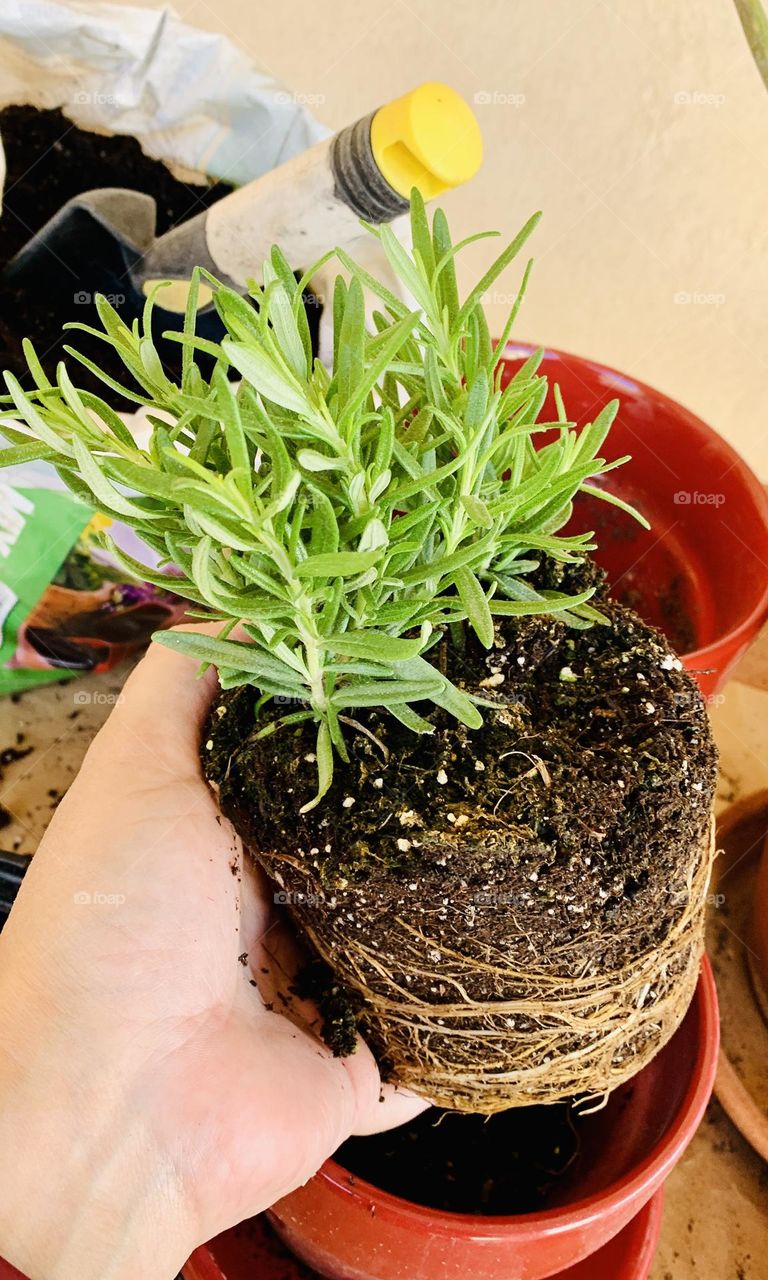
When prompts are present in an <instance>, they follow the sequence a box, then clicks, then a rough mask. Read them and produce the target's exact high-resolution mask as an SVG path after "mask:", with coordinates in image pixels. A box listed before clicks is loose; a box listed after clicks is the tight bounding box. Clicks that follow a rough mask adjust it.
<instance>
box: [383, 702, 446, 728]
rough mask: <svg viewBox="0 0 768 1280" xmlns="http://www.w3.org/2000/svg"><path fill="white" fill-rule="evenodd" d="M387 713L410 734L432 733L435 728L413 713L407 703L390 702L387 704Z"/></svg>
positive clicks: (416, 713)
mask: <svg viewBox="0 0 768 1280" xmlns="http://www.w3.org/2000/svg"><path fill="white" fill-rule="evenodd" d="M387 711H389V712H390V713H391V714H392V715H393V716H394V717H395V719H396V720H399V721H400V723H401V724H404V725H405V727H406V729H410V730H411V732H412V733H434V732H435V726H434V725H433V724H430V723H429V720H425V719H424V717H423V716H420V715H419V714H418V712H416V711H414V709H413V707H409V706H408V703H407V702H390V703H388V704H387Z"/></svg>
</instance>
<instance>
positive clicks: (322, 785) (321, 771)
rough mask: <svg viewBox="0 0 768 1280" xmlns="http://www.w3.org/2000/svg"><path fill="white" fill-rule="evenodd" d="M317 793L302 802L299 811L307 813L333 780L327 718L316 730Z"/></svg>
mask: <svg viewBox="0 0 768 1280" xmlns="http://www.w3.org/2000/svg"><path fill="white" fill-rule="evenodd" d="M315 755H316V756H317V794H316V795H315V797H314V798H313V799H312V800H310V801H309V802H308V803H307V804H303V805H302V806H301V808H300V809H299V813H309V811H310V810H311V809H314V808H315V807H316V806H317V805H318V804H319V803H320V801H321V800H322V798H323V796H324V795H326V793H327V792H328V789H329V787H330V785H331V782H332V781H333V742H332V740H331V731H330V728H329V727H328V722H327V720H322V721H321V723H320V725H319V726H318V730H317V745H316V747H315Z"/></svg>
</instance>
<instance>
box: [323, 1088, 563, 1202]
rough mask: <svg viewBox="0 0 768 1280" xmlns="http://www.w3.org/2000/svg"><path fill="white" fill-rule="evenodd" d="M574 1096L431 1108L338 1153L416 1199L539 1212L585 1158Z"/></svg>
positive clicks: (379, 1183) (358, 1172)
mask: <svg viewBox="0 0 768 1280" xmlns="http://www.w3.org/2000/svg"><path fill="white" fill-rule="evenodd" d="M583 1123H584V1119H583V1117H579V1115H578V1113H577V1112H576V1111H574V1109H573V1107H571V1106H570V1105H569V1104H567V1103H559V1104H556V1105H554V1106H547V1107H518V1108H514V1109H513V1110H512V1111H502V1112H501V1113H500V1114H499V1115H495V1116H491V1117H490V1118H489V1119H486V1118H484V1117H483V1116H469V1115H458V1114H457V1113H456V1112H452V1111H441V1110H438V1109H437V1108H434V1107H433V1108H430V1110H429V1111H425V1112H424V1113H423V1114H422V1115H420V1116H418V1117H417V1118H416V1119H415V1120H411V1121H410V1122H409V1123H408V1124H404V1125H401V1126H400V1128H398V1129H392V1130H390V1132H388V1133H377V1134H375V1135H373V1136H372V1137H367V1138H350V1139H349V1140H348V1141H347V1142H345V1143H344V1144H343V1145H342V1146H341V1147H340V1148H339V1150H338V1151H337V1152H336V1154H335V1156H334V1159H335V1160H337V1161H338V1162H339V1164H340V1165H341V1166H342V1167H343V1168H344V1169H346V1170H347V1171H348V1172H349V1174H350V1177H351V1179H354V1178H362V1179H363V1180H364V1181H365V1182H370V1183H372V1185H373V1186H375V1187H378V1188H379V1189H380V1190H382V1191H388V1192H389V1193H390V1194H391V1195H395V1196H400V1197H402V1198H403V1199H405V1200H409V1201H411V1202H412V1203H413V1204H420V1205H424V1206H425V1207H426V1208H428V1209H441V1210H444V1211H446V1212H448V1213H477V1214H489V1215H497V1216H505V1215H507V1214H516V1213H535V1212H536V1211H537V1210H540V1209H543V1208H545V1207H546V1206H547V1201H548V1199H549V1197H550V1195H551V1193H552V1192H553V1190H554V1189H555V1188H557V1187H558V1184H559V1183H561V1182H562V1179H563V1177H564V1176H565V1174H566V1173H568V1171H569V1170H570V1169H571V1167H572V1165H573V1164H574V1162H575V1161H576V1159H577V1158H578V1152H579V1126H580V1124H583Z"/></svg>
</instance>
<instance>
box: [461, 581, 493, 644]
mask: <svg viewBox="0 0 768 1280" xmlns="http://www.w3.org/2000/svg"><path fill="white" fill-rule="evenodd" d="M454 580H455V582H456V589H457V590H458V593H459V596H460V597H461V603H462V604H463V605H464V608H465V609H466V611H467V617H468V618H469V621H470V622H471V623H472V627H473V628H474V631H475V634H476V636H477V638H478V640H479V641H480V643H481V644H482V645H484V646H485V648H486V649H490V648H491V647H492V645H493V618H492V617H491V610H490V608H489V606H488V599H487V597H486V594H485V592H484V591H483V588H482V587H481V586H480V583H479V582H478V580H477V578H476V577H475V575H474V573H472V572H471V570H469V569H457V571H456V574H455V575H454Z"/></svg>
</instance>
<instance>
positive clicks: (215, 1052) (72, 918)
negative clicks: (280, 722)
mask: <svg viewBox="0 0 768 1280" xmlns="http://www.w3.org/2000/svg"><path fill="white" fill-rule="evenodd" d="M214 689H215V677H214V676H213V674H212V673H209V674H208V676H206V677H205V678H204V679H202V680H197V679H196V678H195V675H194V665H193V663H191V662H190V661H189V660H188V659H186V658H182V657H180V656H177V655H175V654H172V653H171V652H170V651H168V650H166V649H161V648H159V647H156V648H154V649H153V650H152V651H151V652H150V653H149V655H148V656H147V657H146V658H145V659H144V660H143V661H142V662H141V664H140V665H139V667H138V668H137V670H136V671H135V672H134V674H133V675H132V676H131V678H130V679H129V681H128V683H127V684H126V687H125V690H124V693H123V695H122V697H121V700H120V702H119V704H118V706H117V707H116V708H115V710H114V711H113V713H112V715H111V716H110V719H109V720H108V722H107V724H106V725H105V727H104V728H103V729H102V731H101V733H100V734H99V735H98V737H97V738H96V740H95V741H94V743H93V745H92V747H91V749H90V751H89V752H88V755H87V757H86V759H85V762H84V764H83V768H82V770H81V772H80V775H79V776H78V778H77V780H76V782H75V783H74V785H73V786H72V788H71V790H70V791H69V793H68V795H67V796H66V798H65V799H64V801H63V802H62V804H61V805H60V806H59V809H58V811H57V813H56V815H55V817H54V819H53V821H52V823H51V826H50V828H49V830H48V832H47V834H46V836H45V839H44V840H43V842H42V843H41V845H40V848H39V850H38V852H37V854H36V856H35V858H34V860H33V864H32V866H31V868H30V870H29V872H28V874H27V877H26V879H25V882H24V885H23V887H22V890H21V892H20V894H19V898H18V901H17V903H16V905H15V907H14V909H13V911H12V912H11V916H10V919H9V921H8V924H7V925H6V928H5V930H4V932H3V934H2V936H1V937H0V1256H3V1257H5V1258H7V1260H8V1261H9V1262H12V1263H13V1264H14V1265H15V1266H17V1267H19V1268H20V1269H21V1270H22V1271H23V1272H24V1273H25V1275H27V1276H29V1277H31V1280H91V1278H92V1277H93V1280H96V1278H98V1280H123V1277H125V1278H126V1280H127V1278H128V1277H131V1280H134V1278H135V1277H136V1276H141V1277H142V1280H154V1278H155V1277H156V1278H157V1280H171V1277H173V1276H174V1275H175V1274H176V1272H177V1271H178V1270H179V1269H180V1267H181V1266H182V1264H183V1263H184V1261H185V1260H186V1258H187V1257H188V1255H189V1254H190V1253H191V1252H192V1250H193V1249H194V1248H195V1247H196V1246H197V1245H198V1244H200V1243H202V1242H203V1241H205V1240H207V1239H209V1238H210V1237H211V1236H214V1235H216V1234H217V1233H218V1232H220V1231H223V1230H224V1229H225V1228H227V1227H228V1226H231V1225H232V1224H234V1223H235V1222H239V1221H241V1220H242V1219H243V1218H246V1217H249V1216H251V1215H253V1214H255V1213H258V1212H259V1211H261V1210H262V1209H264V1208H265V1207H267V1206H268V1205H270V1204H272V1203H274V1202H275V1201H276V1200H278V1199H279V1198H280V1197H281V1196H282V1195H285V1194H286V1193H287V1192H289V1191H291V1190H292V1189H294V1188H295V1187H297V1186H299V1185H300V1184H301V1183H302V1182H305V1181H306V1180H307V1178H309V1177H310V1176H311V1175H312V1174H313V1173H314V1172H315V1171H316V1169H317V1168H318V1167H319V1166H320V1164H321V1163H322V1162H323V1160H324V1159H325V1158H326V1157H327V1156H329V1155H330V1154H331V1153H332V1152H333V1151H334V1149H335V1148H336V1147H337V1146H338V1145H339V1143H341V1142H342V1141H343V1140H344V1139H345V1138H346V1137H348V1136H349V1135H350V1134H351V1133H353V1132H357V1133H360V1132H370V1131H372V1130H374V1129H380V1128H387V1127H389V1126H391V1125H392V1124H397V1123H401V1122H402V1121H403V1120H405V1119H407V1118H408V1116H410V1115H413V1114H415V1113H416V1112H417V1111H419V1110H420V1109H421V1108H422V1106H423V1104H422V1103H420V1102H418V1101H416V1100H415V1099H413V1098H411V1097H409V1096H408V1095H402V1094H400V1095H397V1094H395V1093H394V1092H393V1091H391V1090H390V1091H389V1093H388V1096H387V1095H386V1094H385V1095H383V1096H384V1101H381V1100H380V1082H379V1076H378V1071H377V1068H376V1065H375V1063H374V1061H373V1058H372V1056H371V1054H370V1052H369V1051H368V1049H367V1048H366V1047H365V1046H364V1045H363V1044H362V1042H361V1044H360V1047H359V1050H358V1052H357V1053H356V1054H355V1055H354V1056H352V1057H351V1058H348V1059H345V1060H339V1059H334V1058H333V1057H332V1056H331V1055H330V1053H329V1052H328V1050H327V1049H326V1048H325V1047H324V1045H322V1043H321V1042H320V1041H319V1040H318V1038H317V1036H316V1034H315V1033H314V1031H313V1023H314V1022H315V1021H316V1019H315V1014H314V1010H313V1009H312V1008H311V1006H308V1005H307V1004H306V1003H301V1002H297V1001H295V1000H293V999H291V997H290V995H289V987H290V980H291V975H292V973H295V970H296V967H297V965H298V963H299V957H298V949H297V944H296V942H295V940H294V939H293V937H292V935H291V932H290V929H289V927H288V925H287V923H286V921H285V920H284V919H281V918H280V917H279V916H278V915H277V913H276V911H275V908H274V906H273V896H272V891H271V889H270V888H269V886H268V885H267V884H266V882H265V881H264V879H263V878H262V877H260V876H259V875H258V873H257V872H256V871H255V870H254V869H253V867H252V865H251V864H250V862H249V860H247V859H245V860H244V858H243V854H242V849H241V845H240V842H239V840H238V838H237V836H236V835H235V833H234V831H233V830H232V828H231V827H230V825H229V824H228V823H227V822H226V821H225V820H224V819H223V818H222V817H221V816H220V815H219V814H218V812H217V809H216V804H215V801H214V798H213V796H212V794H211V792H210V790H209V789H208V787H207V786H206V784H205V783H204V782H203V780H202V777H201V774H200V768H199V762H198V741H199V734H200V729H201V725H202V721H203V719H204V716H205V712H206V708H207V706H208V703H209V701H210V699H211V697H212V695H213V692H214ZM238 958H239V959H238ZM278 991H279V992H280V993H281V994H280V995H277V992H278ZM286 999H287V1001H288V1005H287V1007H286V1008H285V1010H284V1012H273V1011H271V1010H272V1007H273V1006H274V1007H275V1008H276V1009H280V1010H283V1009H284V1006H283V1003H282V1002H283V1000H286ZM285 1012H287V1014H288V1016H284V1013H285Z"/></svg>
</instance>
